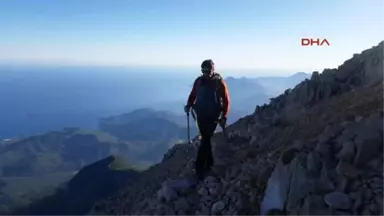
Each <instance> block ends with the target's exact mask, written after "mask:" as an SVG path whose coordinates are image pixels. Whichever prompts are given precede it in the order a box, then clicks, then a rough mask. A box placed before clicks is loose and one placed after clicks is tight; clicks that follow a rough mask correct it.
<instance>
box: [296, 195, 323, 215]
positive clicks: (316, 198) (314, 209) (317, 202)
mask: <svg viewBox="0 0 384 216" xmlns="http://www.w3.org/2000/svg"><path fill="white" fill-rule="evenodd" d="M300 214H301V215H330V211H329V209H328V207H327V206H326V205H325V203H324V199H323V197H322V196H320V195H314V194H312V195H309V196H308V197H306V198H305V200H304V204H303V206H302V208H301V211H300Z"/></svg>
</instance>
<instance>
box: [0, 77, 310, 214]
mask: <svg viewBox="0 0 384 216" xmlns="http://www.w3.org/2000/svg"><path fill="white" fill-rule="evenodd" d="M306 76H307V74H304V73H299V74H296V75H294V76H291V77H287V78H281V77H265V78H257V79H250V78H233V77H228V78H226V83H227V86H228V89H229V92H230V97H231V110H230V115H229V119H228V123H229V124H230V123H232V122H234V121H236V120H238V119H239V118H240V117H242V116H244V115H246V114H250V113H252V112H253V111H254V109H255V107H256V105H259V104H263V103H267V102H268V100H269V98H270V97H271V96H270V95H271V94H272V93H271V92H273V91H272V90H271V89H272V87H273V86H274V85H273V83H274V82H276V83H277V82H279V85H276V86H279V87H276V86H274V87H275V88H274V91H280V90H279V89H278V88H282V86H288V85H289V86H290V87H293V86H294V85H295V84H297V83H298V82H300V80H302V79H305V77H306ZM49 78H50V77H47V78H46V79H49ZM67 78H68V77H67ZM19 79H20V78H18V79H16V81H15V82H16V83H19V81H20V80H19ZM39 79H40V78H39ZM17 80H19V81H17ZM0 81H1V79H0ZM20 82H21V81H20ZM22 82H24V81H23V79H22ZM22 82H21V83H22ZM27 83H28V82H27ZM7 85H9V83H8V84H7ZM32 86H33V85H31V87H32ZM268 86H269V87H268ZM271 86H272V87H271ZM0 88H1V87H0ZM7 90H8V91H9V92H8V93H12V89H9V88H8V89H7ZM14 90H15V89H14ZM26 90H27V89H22V91H26ZM17 91H18V90H17ZM17 91H16V92H17ZM54 91H55V89H54V88H53V89H52V92H51V94H52V95H54V93H53V92H54ZM189 91H190V89H189V87H188V88H186V91H185V93H184V98H185V99H183V100H179V101H176V102H174V101H173V102H164V103H160V102H155V103H153V105H152V106H143V107H149V108H140V109H132V110H131V111H128V112H124V111H116V112H114V113H122V114H118V115H106V114H108V113H110V112H100V113H97V112H95V113H93V114H92V112H91V116H92V117H91V116H89V114H88V117H89V120H91V119H94V121H95V122H97V124H96V125H97V126H95V128H94V130H87V129H80V128H78V127H64V128H63V127H61V128H63V129H62V130H56V129H55V127H53V128H50V127H48V125H45V126H44V127H40V126H42V125H43V124H46V123H44V122H50V121H51V122H56V123H55V125H56V126H59V125H60V124H62V123H60V121H61V120H60V118H61V117H65V118H63V119H64V120H65V122H68V123H69V122H71V121H70V118H74V117H77V119H76V121H77V122H81V121H83V120H84V119H83V117H84V116H82V115H81V114H79V112H77V113H75V114H74V115H72V114H70V113H71V110H68V111H67V112H68V113H67V114H65V115H61V114H63V110H61V111H60V113H61V114H59V115H56V114H55V109H56V108H53V109H52V110H51V111H49V109H50V107H52V106H53V103H52V104H51V105H48V104H47V103H45V102H47V101H45V99H43V98H45V96H44V94H45V91H39V94H41V95H40V96H39V97H40V98H41V100H40V99H39V100H38V101H40V102H39V103H40V106H41V107H43V108H44V109H41V112H40V113H39V114H33V112H34V111H33V110H34V109H35V108H36V110H39V109H38V106H39V104H33V101H29V102H31V103H32V104H31V106H30V107H28V106H27V107H26V109H25V111H27V110H29V111H31V113H30V114H28V115H27V116H23V115H21V113H20V112H13V111H17V110H19V111H23V110H22V108H23V107H22V104H23V103H24V102H23V101H22V100H23V98H22V97H21V98H18V94H16V95H14V96H15V98H13V99H11V98H10V97H9V95H7V97H8V98H6V100H5V101H6V102H7V103H9V104H7V105H6V106H5V109H3V110H2V113H0V120H3V121H2V122H7V124H4V125H3V127H4V129H5V130H0V131H8V132H10V131H11V130H12V131H13V132H15V131H16V129H17V130H18V125H22V127H21V130H23V131H30V132H31V131H34V129H36V128H40V129H43V128H47V131H51V132H48V133H43V134H41V135H34V136H25V137H15V138H12V139H3V140H1V141H0V203H2V205H0V212H5V211H7V210H9V208H13V207H15V206H18V205H22V206H25V205H27V204H28V203H30V202H31V201H32V200H36V199H39V197H41V196H45V195H47V194H52V193H53V192H54V191H55V189H56V188H57V187H59V186H60V185H62V184H64V183H65V182H67V181H68V180H69V179H71V178H72V177H73V176H74V174H75V173H77V172H78V171H79V170H83V169H84V168H85V167H87V166H88V165H89V164H92V163H95V162H97V161H100V160H104V159H105V158H107V157H108V156H110V155H118V156H119V157H121V158H122V159H123V160H127V161H128V163H129V166H128V167H129V168H128V169H130V170H131V169H133V170H136V169H143V168H146V167H148V166H149V165H151V164H153V163H156V162H159V161H160V160H161V159H162V158H163V155H164V154H165V153H166V152H167V151H168V149H169V148H170V147H172V146H173V145H175V144H177V143H180V142H185V141H186V139H187V119H186V115H185V114H184V113H183V104H185V100H186V98H187V96H188V93H189ZM281 91H283V90H281ZM72 93H73V95H75V93H74V92H72ZM0 95H1V93H0ZM10 95H12V94H10ZM89 95H92V94H91V92H89ZM67 99H68V100H67ZM67 99H66V100H67V101H66V102H65V103H73V102H74V101H72V102H71V100H70V97H67ZM128 99H129V97H128ZM13 100H14V101H17V103H19V105H20V107H18V108H16V109H15V110H12V109H8V108H10V107H11V106H12V101H13ZM148 100H149V101H148V102H150V100H151V99H148ZM44 101H45V102H44ZM25 102H27V101H25ZM51 102H52V101H50V102H49V103H51ZM76 103H77V102H76ZM85 105H86V104H85ZM94 105H95V104H94ZM35 106H36V107H35ZM71 106H74V107H75V106H77V105H76V104H74V105H71ZM7 107H8V108H7ZM32 107H34V108H32ZM44 110H46V111H47V113H44V112H45V111H44ZM56 110H57V109H56ZM81 110H82V111H81V112H83V111H84V112H85V110H86V109H83V108H82V109H81ZM48 111H49V112H48ZM64 113H66V111H64ZM103 113H104V115H103V116H104V117H102V116H100V115H102V114H103ZM111 114H112V113H111ZM12 115H16V120H15V121H12V118H11V117H12ZM105 116H109V117H105ZM88 117H87V118H88ZM23 118H24V119H23ZM17 119H18V120H17ZM19 120H20V122H18V121H19ZM27 120H30V121H27ZM46 120H47V121H46ZM67 125H68V124H64V125H62V126H67ZM78 125H80V126H81V125H82V124H78ZM6 126H10V127H6ZM46 126H47V127H46ZM69 126H77V125H76V124H74V125H69ZM12 128H13V129H12ZM29 128H34V129H33V130H30V129H29ZM48 128H49V129H48ZM86 128H87V127H86ZM0 129H1V128H0ZM14 129H15V130H14ZM190 130H191V138H193V137H194V136H196V135H197V134H198V130H197V128H196V124H195V122H194V121H193V119H192V118H191V119H190ZM8 132H6V134H7V133H8ZM13 132H12V133H13ZM12 133H10V134H12ZM27 134H28V133H27ZM0 137H1V134H0ZM113 160H115V159H113ZM107 161H110V159H109V160H107ZM87 170H89V169H87ZM101 170H102V169H101ZM87 172H88V171H87ZM106 172H107V171H106ZM81 173H83V171H81V172H80V173H78V175H80V174H81ZM87 175H88V174H87ZM92 175H93V174H92ZM92 175H91V174H89V176H92ZM117 175H118V176H120V174H117ZM122 175H123V176H124V175H125V174H122ZM82 176H84V175H83V174H82ZM88 178H89V177H88ZM91 178H96V177H91ZM97 178H99V177H97ZM116 178H120V177H116ZM75 179H78V178H77V177H76V178H75ZM113 179H114V177H113V178H112V179H106V180H105V182H109V181H115V180H113ZM73 181H74V179H72V180H71V181H70V182H73ZM76 181H77V180H76ZM100 181H101V182H95V187H104V186H103V184H104V183H105V182H104V180H100ZM103 182H104V183H103ZM71 185H73V184H71ZM75 185H76V184H75ZM113 187H114V186H113ZM73 188H76V187H71V188H70V189H65V190H62V189H60V191H59V192H56V193H55V194H53V195H52V196H50V197H49V198H46V200H45V201H44V202H46V203H50V204H49V206H55V205H58V204H57V200H71V199H73V200H76V199H74V198H71V197H72V195H71V194H73V191H74V190H75V189H73ZM68 190H69V191H72V192H68ZM76 190H77V189H76ZM89 190H93V189H89ZM113 190H114V189H113V188H112V189H111V191H113ZM64 191H66V192H64ZM107 191H109V189H108V190H107ZM81 193H82V194H83V193H84V194H88V195H89V193H88V192H87V191H86V192H81ZM91 194H92V193H91ZM102 194H104V193H102ZM88 195H87V196H88ZM104 195H105V194H104ZM104 195H100V196H104ZM90 196H92V197H98V196H99V195H90ZM80 197H81V196H80ZM90 200H93V199H91V198H90ZM90 202H92V201H90ZM67 205H68V209H71V211H69V212H68V213H70V212H74V213H76V214H78V213H79V214H80V212H82V211H83V210H81V209H83V207H79V206H76V203H74V202H69V203H68V204H67ZM87 205H90V203H88V204H87ZM49 206H46V207H47V208H42V207H41V206H39V204H35V206H33V207H30V208H33V209H34V210H33V211H35V212H44V211H46V210H47V211H48V209H49V208H51V207H49ZM84 208H85V207H84ZM87 208H88V207H87ZM30 210H31V209H30ZM72 210H74V211H72ZM20 211H22V210H20ZM49 211H50V212H52V211H53V210H52V208H51V209H50V210H49Z"/></svg>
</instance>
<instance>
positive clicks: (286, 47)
mask: <svg viewBox="0 0 384 216" xmlns="http://www.w3.org/2000/svg"><path fill="white" fill-rule="evenodd" d="M383 11H384V5H383V0H365V1H364V0H322V1H305V0H290V1H287V0H232V1H229V0H209V1H207V0H205V1H203V0H193V1H187V0H184V1H182V0H109V1H107V0H105V1H102V0H60V1H59V0H2V1H0V62H2V63H15V64H22V63H33V64H64V65H66V64H67V65H108V66H109V65H111V66H112V65H116V66H120V65H127V66H128V65H144V66H156V65H161V66H178V67H180V66H181V67H198V66H199V65H200V63H201V61H202V60H204V59H206V58H212V59H213V60H214V61H215V62H216V65H217V67H218V68H220V69H232V68H233V69H235V68H236V69H282V70H301V71H313V70H321V69H323V68H327V67H337V66H338V65H340V64H341V63H343V62H344V61H345V60H346V59H348V58H350V57H352V55H353V53H359V52H361V51H362V50H364V49H367V48H370V47H372V46H373V45H376V44H377V43H378V42H379V41H381V40H383V38H384V30H383V29H384V18H383ZM302 37H313V38H326V39H327V40H328V41H329V42H330V43H331V46H329V47H325V46H323V47H301V46H300V40H301V38H302Z"/></svg>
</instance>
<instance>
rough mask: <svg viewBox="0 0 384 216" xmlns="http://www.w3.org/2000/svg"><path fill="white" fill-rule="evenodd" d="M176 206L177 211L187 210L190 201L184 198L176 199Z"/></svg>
mask: <svg viewBox="0 0 384 216" xmlns="http://www.w3.org/2000/svg"><path fill="white" fill-rule="evenodd" d="M174 206H175V210H176V211H180V210H183V211H186V210H187V209H188V208H189V203H188V202H187V200H185V199H184V198H180V199H178V200H176V201H175V203H174Z"/></svg>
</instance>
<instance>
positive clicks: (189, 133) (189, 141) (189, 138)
mask: <svg viewBox="0 0 384 216" xmlns="http://www.w3.org/2000/svg"><path fill="white" fill-rule="evenodd" d="M187 126H188V143H189V144H191V143H192V142H191V129H190V127H189V112H187Z"/></svg>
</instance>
